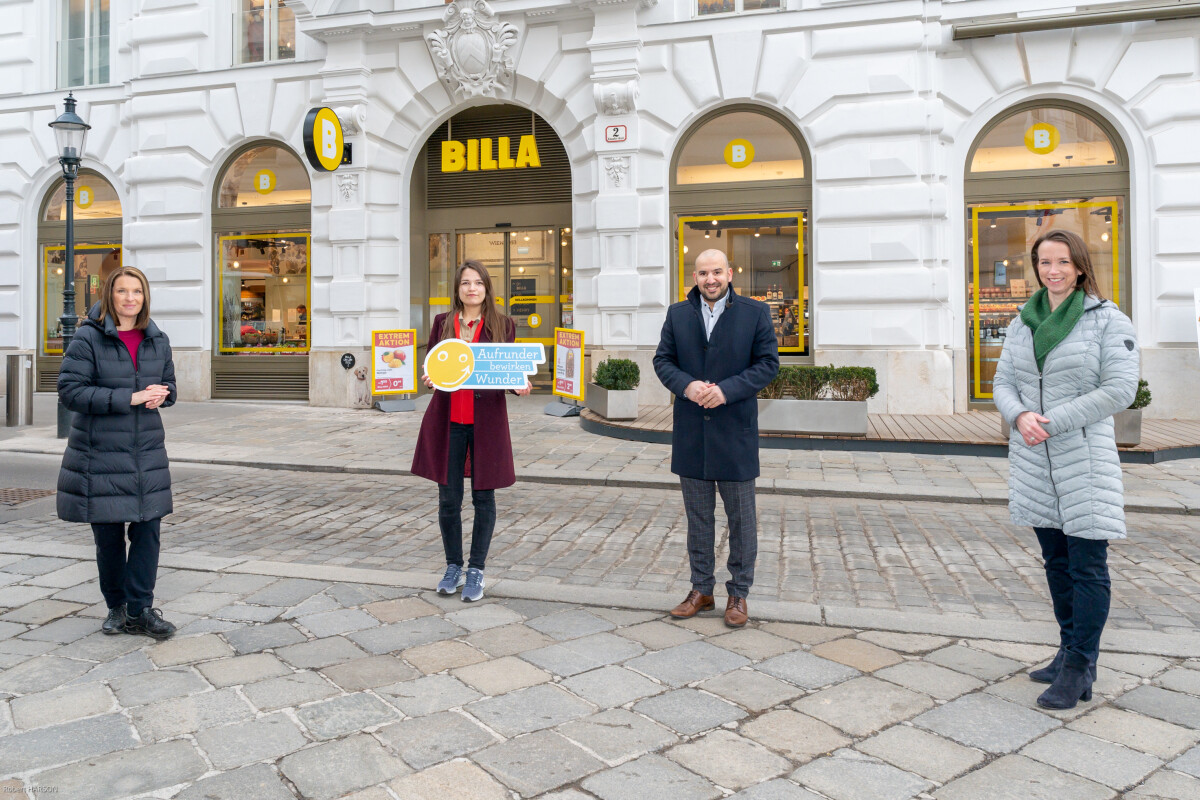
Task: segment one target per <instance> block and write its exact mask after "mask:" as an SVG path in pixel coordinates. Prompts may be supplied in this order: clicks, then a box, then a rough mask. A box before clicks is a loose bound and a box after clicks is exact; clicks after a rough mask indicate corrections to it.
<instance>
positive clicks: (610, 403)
mask: <svg viewBox="0 0 1200 800" xmlns="http://www.w3.org/2000/svg"><path fill="white" fill-rule="evenodd" d="M586 397H587V400H586V401H585V402H586V403H587V407H588V408H589V409H591V410H592V411H594V412H596V413H597V414H599V415H600V416H602V417H604V418H605V419H637V415H638V393H637V389H630V390H628V391H624V392H618V391H609V390H608V389H605V388H604V387H602V386H597V385H596V384H594V383H589V384H588V386H587V395H586Z"/></svg>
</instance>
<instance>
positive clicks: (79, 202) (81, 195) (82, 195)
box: [75, 186, 96, 208]
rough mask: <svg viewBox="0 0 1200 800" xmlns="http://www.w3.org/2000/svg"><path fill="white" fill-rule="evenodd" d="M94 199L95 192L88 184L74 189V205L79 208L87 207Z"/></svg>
mask: <svg viewBox="0 0 1200 800" xmlns="http://www.w3.org/2000/svg"><path fill="white" fill-rule="evenodd" d="M95 200H96V193H95V192H93V191H92V187H90V186H80V187H79V188H78V189H76V190H75V205H76V206H78V207H79V208H87V207H88V206H90V205H91V204H92V203H93V202H95Z"/></svg>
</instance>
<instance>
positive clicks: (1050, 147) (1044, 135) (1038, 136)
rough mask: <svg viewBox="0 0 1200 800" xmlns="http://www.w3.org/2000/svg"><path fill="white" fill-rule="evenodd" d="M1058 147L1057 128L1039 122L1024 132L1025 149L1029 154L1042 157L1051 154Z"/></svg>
mask: <svg viewBox="0 0 1200 800" xmlns="http://www.w3.org/2000/svg"><path fill="white" fill-rule="evenodd" d="M1057 147H1058V128H1056V127H1054V126H1053V125H1050V124H1049V123H1046V122H1039V123H1037V124H1036V125H1032V126H1030V128H1029V130H1027V131H1025V148H1026V149H1027V150H1029V152H1031V153H1037V154H1038V155H1039V156H1044V155H1046V154H1047V153H1053V152H1054V151H1055V149H1056V148H1057Z"/></svg>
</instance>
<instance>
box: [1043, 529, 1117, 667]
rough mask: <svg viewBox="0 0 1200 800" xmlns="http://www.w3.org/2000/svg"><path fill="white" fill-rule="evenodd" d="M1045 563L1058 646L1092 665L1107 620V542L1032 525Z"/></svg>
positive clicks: (1108, 591)
mask: <svg viewBox="0 0 1200 800" xmlns="http://www.w3.org/2000/svg"><path fill="white" fill-rule="evenodd" d="M1033 531H1034V533H1036V534H1037V537H1038V542H1039V543H1040V544H1041V546H1042V559H1043V560H1044V561H1045V562H1046V582H1047V583H1048V584H1049V585H1050V600H1051V602H1052V603H1053V604H1054V618H1055V619H1057V620H1058V630H1059V638H1060V641H1061V645H1060V646H1061V647H1062V649H1063V650H1066V651H1067V652H1068V653H1074V654H1075V655H1078V656H1083V657H1084V658H1086V659H1087V660H1088V663H1089V664H1092V665H1094V664H1095V663H1096V658H1097V657H1098V656H1099V655H1100V634H1101V633H1103V632H1104V623H1105V622H1107V621H1108V605H1109V598H1110V596H1111V583H1110V581H1109V578H1108V542H1107V541H1105V540H1104V539H1081V538H1079V537H1078V536H1067V535H1066V534H1064V533H1063V532H1062V531H1061V530H1058V529H1057V528H1034V529H1033Z"/></svg>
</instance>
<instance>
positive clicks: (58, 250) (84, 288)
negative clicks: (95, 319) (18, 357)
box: [42, 243, 121, 354]
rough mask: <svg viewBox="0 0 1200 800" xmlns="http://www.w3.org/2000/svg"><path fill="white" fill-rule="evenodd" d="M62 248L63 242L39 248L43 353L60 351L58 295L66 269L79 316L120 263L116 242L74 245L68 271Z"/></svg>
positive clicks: (97, 298) (64, 248) (60, 302)
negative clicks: (42, 291)
mask: <svg viewBox="0 0 1200 800" xmlns="http://www.w3.org/2000/svg"><path fill="white" fill-rule="evenodd" d="M66 250H67V248H66V245H65V244H59V243H55V244H48V245H44V246H43V247H42V270H43V275H44V276H45V293H44V294H43V299H44V301H45V307H44V308H43V309H42V319H43V323H44V324H43V331H42V334H43V337H42V351H43V353H45V354H52V353H53V354H58V353H61V352H62V321H61V317H62V302H63V301H62V297H63V284H64V281H65V279H66V276H67V274H68V272H69V273H70V274H72V275H73V276H74V279H75V314H76V316H79V317H83V316H85V315H86V314H87V312H88V310H89V309H91V307H92V306H93V305H95V304H96V303H98V302H100V288H101V287H102V286H104V281H105V280H106V279H107V278H108V275H109V273H110V272H112V271H113V270H114V269H116V268H117V267H119V266H120V265H121V245H119V244H100V243H84V244H76V245H75V254H74V255H75V264H74V267H73V268H72V269H70V270H68V269H67V263H66Z"/></svg>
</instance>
